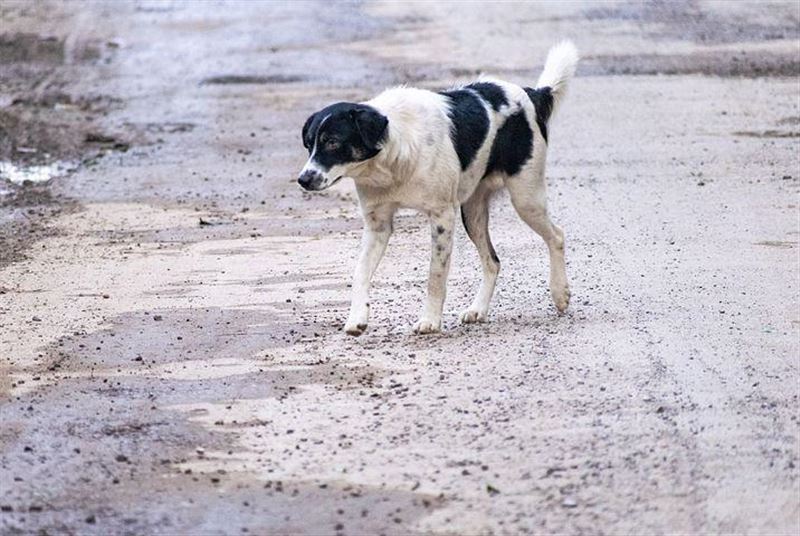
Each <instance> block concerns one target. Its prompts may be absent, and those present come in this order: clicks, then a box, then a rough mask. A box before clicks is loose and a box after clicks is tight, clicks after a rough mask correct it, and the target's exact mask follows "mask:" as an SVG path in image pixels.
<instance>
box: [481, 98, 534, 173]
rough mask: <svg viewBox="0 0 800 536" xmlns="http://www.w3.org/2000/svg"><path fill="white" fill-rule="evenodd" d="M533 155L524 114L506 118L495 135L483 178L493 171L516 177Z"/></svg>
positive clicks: (519, 113) (522, 112)
mask: <svg viewBox="0 0 800 536" xmlns="http://www.w3.org/2000/svg"><path fill="white" fill-rule="evenodd" d="M532 154H533V131H532V130H531V127H530V125H528V119H527V118H526V117H525V112H524V111H522V110H520V111H519V112H517V113H515V114H513V115H510V116H508V119H506V122H505V123H504V124H503V126H502V127H500V128H499V129H497V135H496V136H495V138H494V143H493V144H492V151H491V153H489V162H488V163H487V164H486V173H485V174H484V177H485V176H487V175H489V174H490V173H494V172H495V171H500V172H503V173H505V174H507V175H516V174H517V173H519V171H520V170H521V169H522V166H523V165H525V162H527V161H528V159H529V158H530V157H531V155H532Z"/></svg>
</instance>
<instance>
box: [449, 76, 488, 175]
mask: <svg viewBox="0 0 800 536" xmlns="http://www.w3.org/2000/svg"><path fill="white" fill-rule="evenodd" d="M440 94H441V95H444V96H445V97H447V100H448V101H450V122H451V123H452V126H451V128H450V138H451V139H452V140H453V146H454V147H455V149H456V154H457V155H458V161H459V162H460V163H461V170H462V171H464V170H465V169H467V168H468V167H469V165H470V164H471V163H472V161H473V160H474V159H475V155H476V154H477V153H478V150H479V149H480V148H481V145H483V142H484V140H486V134H487V133H488V132H489V114H488V113H487V112H486V108H485V107H484V105H483V102H482V101H481V99H480V97H478V96H477V95H475V94H474V93H473V92H471V91H469V90H466V89H456V90H453V91H442V92H441V93H440Z"/></svg>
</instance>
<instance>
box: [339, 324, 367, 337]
mask: <svg viewBox="0 0 800 536" xmlns="http://www.w3.org/2000/svg"><path fill="white" fill-rule="evenodd" d="M365 331H367V325H366V324H350V323H348V324H345V326H344V332H345V333H347V334H348V335H352V336H353V337H358V336H359V335H361V334H362V333H364V332H365Z"/></svg>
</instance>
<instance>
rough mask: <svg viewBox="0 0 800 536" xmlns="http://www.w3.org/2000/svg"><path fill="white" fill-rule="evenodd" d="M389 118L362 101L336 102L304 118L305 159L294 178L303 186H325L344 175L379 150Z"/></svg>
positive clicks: (313, 188) (311, 187) (316, 188)
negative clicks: (306, 158)
mask: <svg viewBox="0 0 800 536" xmlns="http://www.w3.org/2000/svg"><path fill="white" fill-rule="evenodd" d="M388 124H389V120H388V119H387V118H386V116H384V115H382V114H381V113H380V112H378V110H376V109H375V108H373V107H371V106H367V105H365V104H353V103H350V102H339V103H337V104H331V105H330V106H328V107H327V108H323V109H322V110H320V111H318V112H317V113H315V114H312V115H311V117H309V118H308V120H306V124H305V125H304V126H303V145H304V146H305V148H306V149H308V154H309V158H308V162H306V165H305V166H303V170H302V171H301V172H300V176H299V177H298V178H297V182H298V183H300V186H302V187H303V188H305V189H306V190H324V189H325V188H328V187H330V186H332V185H333V184H335V183H336V182H338V181H339V179H341V178H342V177H344V176H346V175H347V173H348V171H350V170H351V168H352V166H353V165H354V164H357V163H359V162H363V161H365V160H369V159H370V158H372V157H374V156H375V155H377V154H378V153H379V152H380V150H381V145H382V143H383V141H384V140H385V139H386V127H387V125H388Z"/></svg>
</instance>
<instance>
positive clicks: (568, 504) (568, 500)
mask: <svg viewBox="0 0 800 536" xmlns="http://www.w3.org/2000/svg"><path fill="white" fill-rule="evenodd" d="M561 506H563V507H564V508H575V507H576V506H578V501H576V500H575V497H573V496H572V495H567V496H566V497H564V500H563V501H561Z"/></svg>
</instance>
